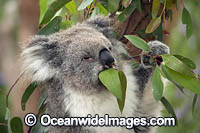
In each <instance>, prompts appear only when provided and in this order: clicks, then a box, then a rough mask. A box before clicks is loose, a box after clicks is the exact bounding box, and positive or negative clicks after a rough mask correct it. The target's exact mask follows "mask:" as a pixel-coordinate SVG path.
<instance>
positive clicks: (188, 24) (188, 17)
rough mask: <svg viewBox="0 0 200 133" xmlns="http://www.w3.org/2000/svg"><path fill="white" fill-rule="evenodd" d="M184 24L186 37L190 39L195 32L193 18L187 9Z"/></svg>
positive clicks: (183, 19)
mask: <svg viewBox="0 0 200 133" xmlns="http://www.w3.org/2000/svg"><path fill="white" fill-rule="evenodd" d="M182 23H183V24H186V36H187V38H188V39H189V38H190V37H191V35H192V32H193V27H192V17H191V15H190V13H189V12H188V10H187V9H186V8H184V9H183V12H182Z"/></svg>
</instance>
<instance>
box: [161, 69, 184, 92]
mask: <svg viewBox="0 0 200 133" xmlns="http://www.w3.org/2000/svg"><path fill="white" fill-rule="evenodd" d="M161 70H162V71H161V74H162V76H163V77H164V78H167V79H168V80H169V81H171V82H172V83H173V84H174V85H176V87H177V88H178V89H179V90H180V91H181V92H182V93H183V94H184V91H183V89H184V87H183V86H181V85H180V84H178V83H176V82H175V81H174V80H173V79H172V78H171V77H170V76H169V75H168V73H167V71H166V69H165V67H164V65H161Z"/></svg>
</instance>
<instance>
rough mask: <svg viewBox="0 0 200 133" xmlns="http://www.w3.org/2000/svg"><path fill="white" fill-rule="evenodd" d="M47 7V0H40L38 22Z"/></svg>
mask: <svg viewBox="0 0 200 133" xmlns="http://www.w3.org/2000/svg"><path fill="white" fill-rule="evenodd" d="M47 8H48V0H40V23H41V22H42V19H43V17H44V15H45V12H46V11H47Z"/></svg>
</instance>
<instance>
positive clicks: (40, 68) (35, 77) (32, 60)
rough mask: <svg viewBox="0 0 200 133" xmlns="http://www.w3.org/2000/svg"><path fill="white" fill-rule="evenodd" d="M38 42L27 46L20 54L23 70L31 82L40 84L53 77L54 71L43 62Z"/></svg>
mask: <svg viewBox="0 0 200 133" xmlns="http://www.w3.org/2000/svg"><path fill="white" fill-rule="evenodd" d="M43 52H44V48H43V46H42V45H41V44H40V42H37V43H36V44H34V45H29V46H28V47H26V48H25V49H24V50H23V52H22V58H23V69H24V70H25V71H26V74H27V75H28V76H29V77H30V78H31V80H32V81H37V82H42V81H45V80H47V79H50V78H52V77H53V76H55V74H56V71H55V69H53V68H52V67H51V66H50V65H49V64H48V62H47V61H46V60H45V58H44V56H42V53H43Z"/></svg>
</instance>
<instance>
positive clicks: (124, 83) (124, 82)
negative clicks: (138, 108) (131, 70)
mask: <svg viewBox="0 0 200 133" xmlns="http://www.w3.org/2000/svg"><path fill="white" fill-rule="evenodd" d="M118 74H119V79H120V81H121V87H122V100H119V99H117V102H118V105H119V109H120V111H121V112H122V111H123V109H124V104H125V99H126V88H127V79H126V76H125V74H124V73H123V72H122V71H119V73H118Z"/></svg>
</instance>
